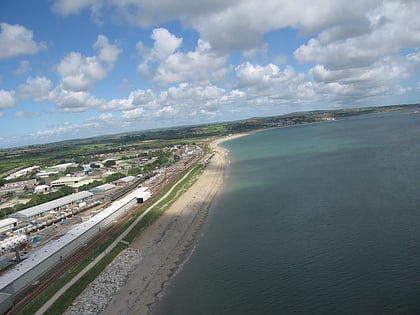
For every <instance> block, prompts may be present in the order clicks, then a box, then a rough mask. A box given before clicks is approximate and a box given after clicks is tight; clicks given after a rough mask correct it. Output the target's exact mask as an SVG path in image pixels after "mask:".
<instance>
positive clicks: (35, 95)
mask: <svg viewBox="0 0 420 315" xmlns="http://www.w3.org/2000/svg"><path fill="white" fill-rule="evenodd" d="M51 88H52V82H51V81H50V80H49V79H47V78H46V77H35V78H32V77H29V78H28V79H26V83H25V84H21V85H19V86H18V89H17V91H18V95H19V98H23V99H31V100H33V101H35V102H43V101H48V100H49V99H50V91H51Z"/></svg>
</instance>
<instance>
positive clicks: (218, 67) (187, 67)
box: [153, 40, 227, 84]
mask: <svg viewBox="0 0 420 315" xmlns="http://www.w3.org/2000/svg"><path fill="white" fill-rule="evenodd" d="M225 64H226V56H225V55H218V54H216V53H214V52H212V50H211V47H210V45H209V43H207V42H203V41H202V40H199V41H198V43H197V47H196V49H195V51H189V52H187V53H181V52H176V53H173V54H171V55H169V56H168V57H167V58H166V59H165V60H164V61H163V62H162V63H160V65H159V66H158V68H157V69H156V74H155V76H154V78H153V80H154V81H156V82H158V83H159V84H168V83H175V82H182V81H190V80H193V81H194V82H197V83H208V82H211V81H213V80H220V79H221V78H223V76H225V75H226V74H227V69H225V68H224V66H225Z"/></svg>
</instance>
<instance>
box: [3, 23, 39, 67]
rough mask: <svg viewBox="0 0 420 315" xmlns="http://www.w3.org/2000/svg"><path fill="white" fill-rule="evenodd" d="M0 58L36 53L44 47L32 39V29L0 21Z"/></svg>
mask: <svg viewBox="0 0 420 315" xmlns="http://www.w3.org/2000/svg"><path fill="white" fill-rule="evenodd" d="M0 47H1V49H0V59H5V58H14V57H17V56H20V55H32V54H36V53H37V52H39V51H40V50H43V49H45V48H46V46H45V44H43V43H37V42H35V41H34V39H33V33H32V31H30V30H28V29H27V28H25V27H24V26H22V25H18V24H15V25H11V24H8V23H0Z"/></svg>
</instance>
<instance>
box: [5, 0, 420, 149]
mask: <svg viewBox="0 0 420 315" xmlns="http://www.w3.org/2000/svg"><path fill="white" fill-rule="evenodd" d="M419 13H420V1H419V0H400V1H397V0H352V1H348V0H295V1H290V0H265V1H260V0H201V1H197V0H178V1H175V0H71V1H70V0H40V1H29V0H26V1H23V0H3V1H1V3H0V147H3V148H4V147H14V146H20V145H27V144H36V143H46V142H53V141H58V140H64V139H73V138H84V137H90V136H95V135H101V134H112V133H117V132H125V131H134V130H145V129H151V128H158V127H170V126H178V125H191V124H199V123H207V122H218V121H228V120H236V119H242V118H250V117H254V116H270V115H279V114H284V113H288V112H295V111H304V110H311V109H336V108H348V107H360V106H367V105H368V106H376V105H389V104H400V103H417V102H419V101H420V97H419V96H420V19H419Z"/></svg>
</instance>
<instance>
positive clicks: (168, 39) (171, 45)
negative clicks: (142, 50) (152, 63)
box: [150, 28, 182, 60]
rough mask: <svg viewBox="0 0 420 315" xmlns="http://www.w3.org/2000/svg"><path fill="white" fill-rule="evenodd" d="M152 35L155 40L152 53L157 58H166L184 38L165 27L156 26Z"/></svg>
mask: <svg viewBox="0 0 420 315" xmlns="http://www.w3.org/2000/svg"><path fill="white" fill-rule="evenodd" d="M150 37H151V38H152V39H153V40H154V41H155V42H154V44H153V49H152V53H151V55H152V58H154V59H157V60H163V59H165V58H166V57H168V56H169V55H170V54H172V53H173V52H174V51H176V50H177V49H178V48H179V47H180V46H181V44H182V38H178V37H176V36H174V35H172V34H171V33H169V31H168V30H167V29H164V28H155V29H154V30H153V31H152V35H151V36H150Z"/></svg>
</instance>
